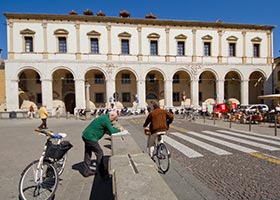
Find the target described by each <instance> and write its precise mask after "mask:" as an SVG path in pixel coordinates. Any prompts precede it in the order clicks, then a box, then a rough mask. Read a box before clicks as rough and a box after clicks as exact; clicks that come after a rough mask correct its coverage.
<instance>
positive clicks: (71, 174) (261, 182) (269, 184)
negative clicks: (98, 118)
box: [0, 116, 280, 200]
mask: <svg viewBox="0 0 280 200" xmlns="http://www.w3.org/2000/svg"><path fill="white" fill-rule="evenodd" d="M144 119H145V118H144V116H143V117H141V116H140V117H137V118H133V117H127V118H123V120H124V121H123V122H125V124H126V126H127V124H131V126H130V129H131V131H132V132H133V136H134V139H135V140H136V142H138V144H139V146H140V147H141V148H143V150H144V149H145V148H144V146H145V141H146V137H145V135H144V134H143V132H142V130H143V129H142V124H143V122H144ZM120 122H121V120H120ZM39 124H40V120H39V119H32V120H29V119H11V120H10V119H9V120H0V127H1V130H0V134H1V137H2V139H1V140H0V161H1V165H0V170H1V172H2V175H1V177H0V183H1V186H0V195H1V199H15V200H16V199H18V182H19V178H20V173H21V172H22V170H23V169H24V167H25V166H26V165H27V164H28V163H29V162H30V161H32V160H35V159H37V158H38V155H39V154H40V152H41V148H42V145H43V143H44V142H45V140H44V138H42V137H41V136H38V135H37V134H36V133H35V132H34V131H33V129H34V128H35V127H36V126H37V125H39ZM48 124H49V128H50V129H53V130H54V131H62V132H66V133H68V139H69V140H70V141H71V142H72V143H73V145H74V148H73V149H71V150H70V154H69V157H68V158H69V159H68V161H67V165H66V169H65V171H64V173H63V175H62V179H63V181H62V182H61V184H60V185H59V189H58V195H57V196H56V199H67V200H70V199H73V200H74V199H75V200H77V199H89V198H91V196H94V197H97V196H96V194H95V193H94V192H95V191H96V190H95V189H96V187H95V186H96V184H97V180H96V178H95V177H92V178H83V177H82V176H81V175H80V174H79V171H78V170H75V166H78V165H79V164H80V162H81V160H82V157H83V143H82V141H81V131H82V130H83V129H84V128H85V126H86V125H87V124H88V121H81V120H75V119H58V120H57V119H54V118H52V119H49V121H48ZM127 127H129V126H127ZM218 129H219V130H221V129H224V130H230V131H232V132H239V133H241V134H244V135H246V136H252V135H250V134H251V133H258V134H260V135H259V136H253V137H255V138H261V139H267V138H265V136H269V137H273V138H274V139H270V140H273V141H276V142H277V141H278V140H279V134H278V133H277V136H276V137H274V135H275V130H276V132H278V131H279V132H280V129H279V127H278V128H276V129H275V128H274V127H273V126H272V125H271V124H261V125H253V126H252V127H251V132H249V131H248V130H249V127H248V125H241V124H232V128H231V129H229V124H228V123H227V122H224V121H216V122H215V125H214V123H213V121H211V120H206V121H205V122H204V121H203V120H199V121H197V122H195V123H189V122H186V121H183V120H181V119H175V121H174V123H173V124H172V127H171V129H170V131H169V132H170V133H171V132H181V133H183V134H184V135H187V136H189V137H192V138H193V139H197V140H200V141H202V142H205V143H208V144H211V145H213V146H216V147H218V148H221V149H224V150H226V151H228V152H230V153H231V154H230V155H216V154H214V153H212V152H209V151H207V150H205V149H204V148H201V147H199V146H197V145H195V144H193V143H192V142H190V141H185V140H182V139H180V138H178V137H177V136H175V135H171V134H168V137H170V138H172V139H174V140H176V141H178V142H179V143H180V144H182V145H183V146H187V147H189V148H192V149H194V150H196V151H198V152H199V153H201V154H202V155H203V157H196V158H189V157H187V156H185V155H184V154H183V153H181V152H180V151H178V149H177V147H172V146H171V145H169V144H168V147H169V149H170V151H171V154H172V162H171V169H170V170H169V172H168V173H167V174H165V175H162V177H163V178H164V179H165V180H166V182H167V183H168V184H169V186H170V188H172V190H173V191H174V192H175V194H176V195H177V197H178V199H180V200H197V199H198V198H197V199H196V198H192V197H191V196H190V195H188V196H187V195H186V193H187V194H188V190H189V188H183V187H182V185H183V184H182V183H183V182H184V181H190V180H186V177H188V178H189V177H190V176H186V174H187V173H190V174H192V175H193V176H194V177H196V178H197V179H198V180H199V181H200V182H201V183H202V184H204V185H206V186H207V187H208V188H209V189H210V190H212V191H214V192H215V193H216V194H217V196H218V197H220V198H219V199H228V200H279V199H280V190H279V188H280V179H279V177H280V151H279V150H274V151H271V150H264V149H262V148H260V147H256V146H254V147H252V146H251V145H248V144H241V143H240V142H233V141H231V140H229V139H223V141H225V142H231V143H234V144H236V145H241V146H243V147H247V148H252V149H255V150H256V151H257V153H256V154H253V153H243V152H240V151H239V150H238V149H237V150H234V149H232V148H230V147H227V146H224V145H223V144H222V143H220V144H219V143H214V142H211V141H208V140H206V139H201V138H198V137H196V136H192V135H191V134H189V133H190V131H195V132H198V133H201V134H202V132H203V131H206V130H207V131H213V132H218V131H217V130H218ZM203 134H204V133H203ZM216 138H217V137H216ZM238 138H240V137H238ZM248 140H249V139H248ZM250 140H251V141H255V142H259V141H258V140H255V139H250ZM104 142H105V143H106V145H107V146H108V147H109V144H110V141H109V140H107V139H106V138H105V140H104ZM259 143H263V144H267V145H269V146H272V147H276V148H280V145H278V144H271V143H268V142H259ZM106 145H105V146H106ZM104 150H105V153H106V154H107V155H110V149H109V148H105V149H104ZM266 156H269V157H266ZM174 173H177V175H176V176H174ZM174 177H176V180H172V179H174ZM73 180H74V182H75V183H76V184H75V185H71V184H73ZM178 183H180V185H178ZM106 184H107V185H106V186H105V185H104V187H102V188H103V189H104V188H107V189H108V190H107V191H106V192H105V193H106V194H109V193H110V192H112V191H111V189H112V188H110V185H111V181H110V180H107V183H106ZM108 186H109V187H108ZM78 187H79V188H80V191H79V192H76V191H77V190H79V188H78ZM195 189H196V190H197V192H199V188H195ZM98 190H99V191H100V189H98ZM182 190H183V191H182ZM71 191H75V192H74V193H73V194H72V193H71ZM103 193H104V192H103ZM93 194H94V195H93ZM91 199H95V200H96V199H97V198H91ZM99 199H102V196H101V197H100V198H99ZM204 199H205V200H206V199H207V200H209V199H210V198H209V197H207V195H206V196H205V198H204ZM215 200H216V199H215Z"/></svg>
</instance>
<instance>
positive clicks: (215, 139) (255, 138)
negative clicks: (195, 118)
mask: <svg viewBox="0 0 280 200" xmlns="http://www.w3.org/2000/svg"><path fill="white" fill-rule="evenodd" d="M169 134H170V135H172V136H175V138H178V139H174V137H169V136H167V135H165V136H164V138H163V139H164V142H165V143H167V144H168V145H170V146H172V147H173V148H175V149H176V150H178V151H180V152H181V153H183V154H184V155H185V156H187V157H188V158H199V157H204V156H206V155H203V154H202V153H201V152H198V151H196V150H194V149H192V148H190V147H188V146H186V145H185V144H182V143H181V142H180V141H187V142H189V143H192V144H194V145H196V146H198V147H200V148H203V149H205V150H207V151H209V152H212V153H214V154H216V155H218V156H224V155H231V154H233V153H234V152H236V151H239V152H243V153H248V154H252V155H253V154H256V153H259V151H260V150H261V149H263V150H265V151H269V152H273V151H279V150H280V138H277V137H273V136H264V135H260V134H256V133H248V132H246V133H245V132H237V131H228V130H216V131H215V132H214V131H209V130H204V131H201V132H195V131H187V134H183V133H181V132H169ZM192 136H194V137H196V138H198V139H195V138H194V137H192ZM200 139H202V140H203V141H201V140H200ZM205 141H206V142H205ZM207 141H209V142H211V144H208V143H207ZM234 142H235V143H234ZM213 143H214V144H218V146H219V147H217V146H214V145H213ZM237 143H238V144H237ZM243 145H244V146H243ZM223 146H224V147H226V150H225V149H223ZM231 149H233V150H235V151H231ZM279 159H280V158H279Z"/></svg>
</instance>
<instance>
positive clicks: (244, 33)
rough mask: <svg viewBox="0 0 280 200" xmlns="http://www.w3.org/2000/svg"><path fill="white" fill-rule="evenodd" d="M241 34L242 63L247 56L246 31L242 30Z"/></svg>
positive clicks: (244, 62) (245, 61)
mask: <svg viewBox="0 0 280 200" xmlns="http://www.w3.org/2000/svg"><path fill="white" fill-rule="evenodd" d="M242 36H243V56H242V64H246V63H247V60H246V59H247V57H246V32H245V31H242Z"/></svg>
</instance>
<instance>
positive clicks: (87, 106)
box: [85, 82, 91, 119]
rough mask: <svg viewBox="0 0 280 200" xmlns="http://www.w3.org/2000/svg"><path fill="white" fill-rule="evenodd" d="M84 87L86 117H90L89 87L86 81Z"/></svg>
mask: <svg viewBox="0 0 280 200" xmlns="http://www.w3.org/2000/svg"><path fill="white" fill-rule="evenodd" d="M85 87H86V119H90V116H91V112H90V107H89V88H90V84H89V82H86V85H85Z"/></svg>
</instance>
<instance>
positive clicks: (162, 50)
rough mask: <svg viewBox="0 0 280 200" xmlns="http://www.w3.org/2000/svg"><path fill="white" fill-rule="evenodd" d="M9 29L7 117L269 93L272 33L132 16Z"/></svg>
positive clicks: (15, 22) (14, 22)
mask: <svg viewBox="0 0 280 200" xmlns="http://www.w3.org/2000/svg"><path fill="white" fill-rule="evenodd" d="M4 16H5V17H6V19H7V34H8V35H7V38H8V40H7V43H8V45H7V46H8V59H7V62H6V103H7V110H8V111H12V110H18V109H20V107H21V104H22V102H23V100H25V99H28V100H30V101H33V102H35V103H36V104H37V105H41V104H44V105H47V107H48V108H49V109H50V108H53V107H54V105H53V104H54V103H53V102H54V100H60V101H62V102H64V103H65V107H66V111H69V112H70V113H72V112H74V109H79V108H85V107H86V104H87V102H88V101H87V99H88V100H90V102H91V104H94V105H95V106H96V107H105V106H108V105H110V102H113V101H118V102H120V103H121V105H122V106H126V107H131V106H133V103H135V102H136V103H137V105H138V107H146V105H147V104H149V103H150V102H151V101H154V100H158V101H160V102H161V103H162V105H164V106H166V107H173V106H180V105H182V100H183V103H184V104H191V105H201V104H202V102H204V101H207V100H209V99H212V100H214V101H215V102H223V101H224V100H225V99H232V98H234V99H237V100H238V101H239V102H240V103H241V104H249V103H260V101H261V100H259V99H258V98H257V97H258V96H259V95H262V94H267V93H271V92H272V89H273V88H272V87H273V85H272V79H273V78H272V70H273V55H272V54H273V53H272V52H273V46H272V43H273V29H274V27H273V26H269V25H252V24H230V23H224V22H221V21H216V22H197V21H195V22H194V21H175V20H160V19H155V17H152V18H151V17H146V18H143V19H139V18H130V16H129V15H122V14H121V13H120V16H119V17H107V16H104V15H99V16H94V15H77V14H76V13H69V14H68V15H55V14H15V13H4Z"/></svg>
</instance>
